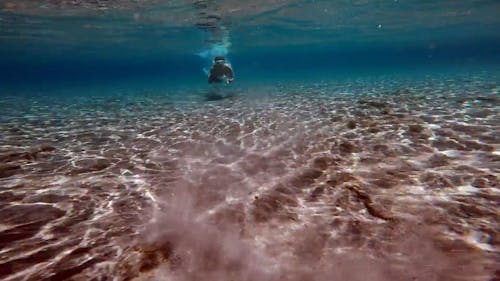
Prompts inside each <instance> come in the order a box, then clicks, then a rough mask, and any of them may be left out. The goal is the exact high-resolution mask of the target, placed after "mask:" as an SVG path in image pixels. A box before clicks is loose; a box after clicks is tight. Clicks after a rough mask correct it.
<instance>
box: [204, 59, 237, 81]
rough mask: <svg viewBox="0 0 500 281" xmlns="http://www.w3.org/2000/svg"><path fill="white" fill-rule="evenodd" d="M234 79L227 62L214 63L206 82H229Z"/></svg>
mask: <svg viewBox="0 0 500 281" xmlns="http://www.w3.org/2000/svg"><path fill="white" fill-rule="evenodd" d="M233 79H234V73H233V70H232V69H231V67H230V66H229V65H228V64H226V63H225V64H214V65H213V66H212V68H211V69H210V75H209V76H208V83H220V82H226V81H228V82H231V81H232V80H233Z"/></svg>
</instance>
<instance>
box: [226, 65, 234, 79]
mask: <svg viewBox="0 0 500 281" xmlns="http://www.w3.org/2000/svg"><path fill="white" fill-rule="evenodd" d="M225 72H226V73H225V74H226V76H227V77H228V78H229V79H228V80H227V81H228V82H229V83H231V82H233V80H234V72H233V70H232V69H231V67H229V66H226V67H225Z"/></svg>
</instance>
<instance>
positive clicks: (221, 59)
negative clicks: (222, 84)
mask: <svg viewBox="0 0 500 281" xmlns="http://www.w3.org/2000/svg"><path fill="white" fill-rule="evenodd" d="M225 62H226V59H225V58H224V57H223V56H216V57H215V58H214V63H217V64H224V63H225Z"/></svg>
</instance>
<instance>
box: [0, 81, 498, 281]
mask: <svg viewBox="0 0 500 281" xmlns="http://www.w3.org/2000/svg"><path fill="white" fill-rule="evenodd" d="M498 91H499V87H498V81H497V80H493V81H492V79H491V78H488V77H487V76H486V77H484V76H473V77H439V78H427V79H421V80H419V81H393V80H373V81H365V80H353V81H350V82H342V83H334V82H321V83H315V84H304V85H286V84H283V85H276V86H274V87H269V88H262V89H247V90H245V91H242V92H241V93H239V94H238V95H236V96H234V97H232V98H227V99H221V100H216V101H206V100H204V99H203V97H202V96H199V95H198V96H197V95H193V96H191V97H192V98H186V99H184V100H175V99H173V98H172V97H171V96H169V95H168V94H164V95H163V94H137V95H120V94H116V95H107V96H102V97H98V96H95V97H76V96H73V97H71V96H62V97H61V96H59V97H51V96H43V95H39V96H2V97H0V108H1V109H2V112H4V113H2V116H1V117H0V121H1V123H0V129H1V132H2V134H1V136H0V279H2V280H221V281H223V280H235V281H236V280H238V281H239V280H249V281H250V280H252V281H253V280H263V281H266V280H269V281H275V280H276V281H281V280H291V281H295V280H297V281H299V280H300V281H303V280H318V281H323V280H342V281H358V280H360V281H361V280H375V281H392V280H398V281H399V280H422V281H424V280H425V281H433V280H436V281H438V280H439V281H440V280H450V281H451V280H463V281H476V280H477V281H493V280H500V267H499V266H498V264H499V258H500V256H499V253H500V246H499V245H500V232H499V229H500V225H499V203H498V202H500V192H499V186H498V173H499V169H500V164H499V163H500V155H499V152H498V146H499V136H500V132H499V124H500V118H499V106H500V102H499V101H500V99H499V95H498ZM193 97H194V98H193Z"/></svg>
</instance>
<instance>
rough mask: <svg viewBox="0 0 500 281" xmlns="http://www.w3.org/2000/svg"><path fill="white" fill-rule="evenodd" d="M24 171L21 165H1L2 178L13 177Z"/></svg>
mask: <svg viewBox="0 0 500 281" xmlns="http://www.w3.org/2000/svg"><path fill="white" fill-rule="evenodd" d="M21 171H22V169H21V166H20V165H14V164H0V178H6V177H10V176H13V175H15V174H17V173H20V172H21Z"/></svg>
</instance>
